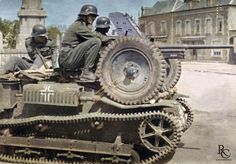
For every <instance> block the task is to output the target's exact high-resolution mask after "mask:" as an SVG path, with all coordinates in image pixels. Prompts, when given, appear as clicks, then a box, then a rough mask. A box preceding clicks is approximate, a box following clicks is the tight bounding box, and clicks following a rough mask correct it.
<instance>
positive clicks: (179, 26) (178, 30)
mask: <svg viewBox="0 0 236 164" xmlns="http://www.w3.org/2000/svg"><path fill="white" fill-rule="evenodd" d="M176 35H182V21H181V20H178V21H176Z"/></svg>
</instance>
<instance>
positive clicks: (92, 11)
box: [79, 5, 98, 16]
mask: <svg viewBox="0 0 236 164" xmlns="http://www.w3.org/2000/svg"><path fill="white" fill-rule="evenodd" d="M82 15H95V16H98V10H97V8H96V7H95V6H94V5H84V6H82V8H81V10H80V13H79V16H82Z"/></svg>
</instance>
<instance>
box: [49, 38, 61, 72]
mask: <svg viewBox="0 0 236 164" xmlns="http://www.w3.org/2000/svg"><path fill="white" fill-rule="evenodd" d="M49 47H50V49H51V51H52V52H51V55H52V56H51V58H52V67H53V69H59V48H58V46H57V45H56V43H55V42H54V41H49Z"/></svg>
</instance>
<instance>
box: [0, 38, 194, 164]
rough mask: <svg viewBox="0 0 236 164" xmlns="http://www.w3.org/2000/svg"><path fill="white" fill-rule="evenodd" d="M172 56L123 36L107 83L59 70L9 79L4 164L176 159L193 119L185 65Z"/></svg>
mask: <svg viewBox="0 0 236 164" xmlns="http://www.w3.org/2000/svg"><path fill="white" fill-rule="evenodd" d="M166 56H168V55H165V54H164V53H160V51H159V50H158V48H157V47H155V46H154V45H153V43H151V42H150V41H148V40H146V39H142V38H136V37H120V38H118V39H116V40H114V41H112V42H111V43H110V44H109V45H108V46H107V47H106V48H105V49H104V50H103V51H102V52H100V58H99V61H98V63H97V66H96V68H95V69H96V74H97V76H98V77H99V81H96V82H81V81H80V80H78V79H77V75H78V74H79V71H78V72H77V71H68V70H62V72H61V73H56V72H54V71H53V70H51V69H44V70H42V69H40V70H25V71H19V72H15V73H14V74H12V76H11V77H7V78H4V77H2V78H1V79H2V80H1V83H2V88H1V90H2V91H1V97H0V101H1V113H0V117H1V119H0V134H1V135H0V160H2V161H8V162H18V163H37V164H39V163H42V164H44V163H47V164H48V163H145V164H146V163H157V162H158V161H159V160H161V159H162V158H165V157H166V156H168V155H170V154H172V153H173V152H174V151H175V149H176V147H177V146H178V144H179V142H180V137H181V134H182V133H183V132H184V131H185V130H187V129H188V127H189V126H190V125H191V123H192V119H193V115H192V112H191V110H190V107H189V106H188V105H187V103H186V102H185V100H184V99H183V98H181V97H180V96H179V95H178V94H177V92H176V89H175V88H174V87H175V85H176V83H177V81H178V79H179V77H180V73H181V66H180V62H179V61H178V60H177V59H170V57H169V58H167V57H166ZM169 56H170V55H169Z"/></svg>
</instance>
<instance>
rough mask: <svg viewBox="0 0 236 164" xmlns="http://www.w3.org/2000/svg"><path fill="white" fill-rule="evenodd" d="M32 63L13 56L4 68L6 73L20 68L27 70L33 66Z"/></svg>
mask: <svg viewBox="0 0 236 164" xmlns="http://www.w3.org/2000/svg"><path fill="white" fill-rule="evenodd" d="M31 65H32V64H31V63H29V62H27V61H26V60H24V59H22V58H20V57H17V56H14V57H11V58H10V60H9V61H8V62H7V63H6V65H5V68H4V73H10V72H15V71H19V70H26V69H29V68H30V67H31Z"/></svg>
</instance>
